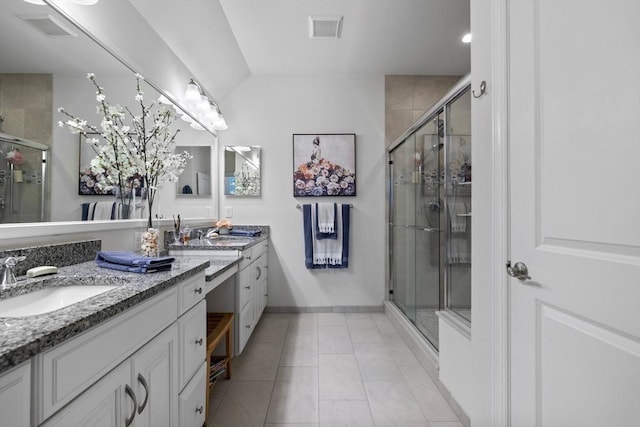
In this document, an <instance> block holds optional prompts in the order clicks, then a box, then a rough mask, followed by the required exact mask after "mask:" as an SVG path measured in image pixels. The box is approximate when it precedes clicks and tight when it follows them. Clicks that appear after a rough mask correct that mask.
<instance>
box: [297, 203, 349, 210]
mask: <svg viewBox="0 0 640 427" xmlns="http://www.w3.org/2000/svg"><path fill="white" fill-rule="evenodd" d="M352 207H353V205H352V204H351V203H349V208H352ZM296 209H302V205H301V204H300V203H298V204H297V205H296Z"/></svg>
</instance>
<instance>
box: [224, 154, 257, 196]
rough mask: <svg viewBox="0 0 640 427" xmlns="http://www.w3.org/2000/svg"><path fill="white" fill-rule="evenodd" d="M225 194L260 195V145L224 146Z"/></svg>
mask: <svg viewBox="0 0 640 427" xmlns="http://www.w3.org/2000/svg"><path fill="white" fill-rule="evenodd" d="M224 194H225V195H227V196H245V197H246V196H259V195H260V147H257V146H252V147H249V146H237V145H227V146H225V147H224Z"/></svg>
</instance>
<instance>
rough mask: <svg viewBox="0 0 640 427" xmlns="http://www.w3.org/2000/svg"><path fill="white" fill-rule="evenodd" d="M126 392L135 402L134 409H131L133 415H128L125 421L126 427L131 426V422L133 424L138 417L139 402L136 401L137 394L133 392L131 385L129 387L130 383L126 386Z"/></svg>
mask: <svg viewBox="0 0 640 427" xmlns="http://www.w3.org/2000/svg"><path fill="white" fill-rule="evenodd" d="M124 392H125V393H126V394H127V395H128V396H129V399H131V402H132V403H133V411H131V415H130V416H129V417H127V419H126V420H125V422H124V425H125V427H129V426H130V425H131V424H133V419H134V418H135V417H136V409H138V402H136V394H135V393H134V392H133V390H132V389H131V387H129V384H126V385H125V386H124Z"/></svg>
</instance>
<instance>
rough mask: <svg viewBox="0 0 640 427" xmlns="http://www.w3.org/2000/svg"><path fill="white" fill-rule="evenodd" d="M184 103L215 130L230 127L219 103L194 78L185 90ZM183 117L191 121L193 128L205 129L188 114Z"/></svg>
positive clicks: (192, 112)
mask: <svg viewBox="0 0 640 427" xmlns="http://www.w3.org/2000/svg"><path fill="white" fill-rule="evenodd" d="M184 103H185V106H186V107H187V109H188V110H189V112H190V113H191V114H193V115H194V116H195V117H196V118H197V119H198V120H199V121H200V122H202V123H203V124H204V125H206V126H207V127H209V128H211V129H213V130H225V129H227V128H228V126H227V123H226V122H225V120H224V117H223V116H222V112H221V111H220V107H219V106H218V104H216V103H215V102H213V101H212V100H210V99H209V97H208V96H207V95H206V94H205V93H204V90H202V87H200V85H199V84H198V83H196V82H195V81H194V80H193V79H191V80H190V81H189V83H188V84H187V87H186V88H185V90H184ZM182 119H183V120H184V121H186V122H188V123H190V126H191V127H192V128H194V129H198V130H204V128H203V127H202V126H200V125H199V124H198V123H195V122H194V121H193V120H192V119H191V118H190V117H189V116H188V115H186V114H185V115H183V116H182Z"/></svg>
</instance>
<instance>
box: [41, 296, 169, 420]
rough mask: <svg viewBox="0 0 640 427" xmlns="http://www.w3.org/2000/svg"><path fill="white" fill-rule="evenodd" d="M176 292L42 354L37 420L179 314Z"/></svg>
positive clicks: (72, 396)
mask: <svg viewBox="0 0 640 427" xmlns="http://www.w3.org/2000/svg"><path fill="white" fill-rule="evenodd" d="M177 306H178V303H177V292H176V288H175V287H174V288H171V289H169V290H167V291H164V292H162V293H161V294H159V295H157V296H155V297H153V298H151V299H150V300H149V301H147V302H144V303H142V304H141V305H140V306H139V307H135V308H133V309H131V310H128V311H125V312H124V313H122V314H120V315H118V316H117V317H115V318H113V319H111V320H109V321H107V322H106V323H104V324H102V325H99V326H97V327H95V328H93V329H91V330H89V331H87V332H84V333H82V334H81V335H79V336H77V337H75V338H73V339H72V340H71V341H69V342H66V343H63V344H61V345H59V346H57V347H54V348H52V349H51V350H49V351H46V352H44V353H40V354H38V355H37V356H36V357H35V358H34V360H35V367H36V375H35V378H36V386H35V389H36V393H35V402H36V423H40V422H41V421H42V420H44V419H46V418H47V417H49V416H50V415H52V414H53V413H54V412H56V411H57V410H58V409H60V408H62V407H63V406H64V405H65V404H67V403H68V402H69V401H71V399H73V398H74V397H75V396H77V395H78V394H80V393H81V392H82V391H83V390H86V389H87V388H88V387H89V386H90V385H91V384H93V383H95V382H96V381H97V380H98V379H99V378H100V377H102V376H103V375H105V374H106V373H107V372H109V371H110V370H111V369H113V368H114V367H115V366H117V365H118V364H119V363H120V362H122V361H123V360H124V359H126V358H127V357H129V355H131V354H132V353H133V352H134V351H135V350H137V349H138V348H140V346H141V345H142V344H144V343H146V342H147V341H149V340H150V339H151V338H153V337H154V336H155V335H157V334H158V333H160V332H161V331H162V330H163V329H165V328H166V327H167V326H169V325H170V324H171V323H173V322H175V319H176V318H177Z"/></svg>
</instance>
